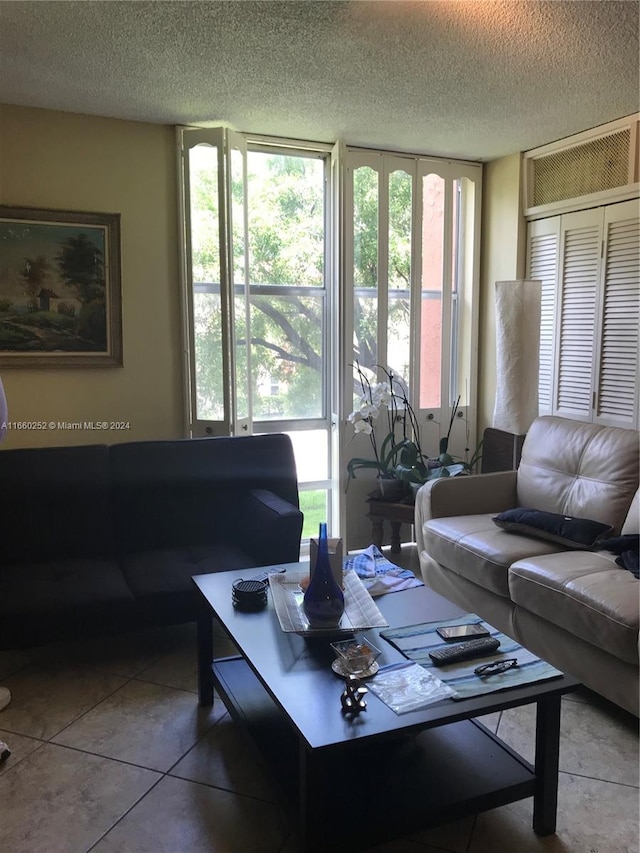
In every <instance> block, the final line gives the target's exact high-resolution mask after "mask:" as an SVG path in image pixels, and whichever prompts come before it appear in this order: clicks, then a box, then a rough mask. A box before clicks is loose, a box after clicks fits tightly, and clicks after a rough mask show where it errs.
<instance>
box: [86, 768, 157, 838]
mask: <svg viewBox="0 0 640 853" xmlns="http://www.w3.org/2000/svg"><path fill="white" fill-rule="evenodd" d="M123 763H124V762H123ZM163 779H164V774H162V775H161V776H160V778H159V779H156V781H155V782H154V783H153V785H151V787H150V788H148V789H147V790H146V791H145V792H144V794H141V795H140V796H139V797H138V799H137V800H136V801H135V802H134V803H132V804H131V805H130V806H129V808H128V809H127V810H126V811H125V812H124V813H123V814H121V815H120V817H119V818H118V820H117V821H116V822H115V823H113V824H111V826H110V827H109V829H107V830H106V832H103V833H102V835H101V836H100V838H98V839H96V841H94V843H93V844H92V845H91V847H88V848H87V850H86V853H90V851H91V850H94V849H95V847H96V845H98V844H100V842H101V841H102V840H103V839H104V838H105V837H106V836H107V835H108V834H109V833H110V832H111V830H112V829H115V827H116V826H118V824H119V823H121V822H122V821H123V820H124V819H125V817H127V815H128V814H130V813H131V812H132V811H133V809H135V808H136V806H138V805H139V804H140V803H141V802H142V801H143V800H144V798H145V797H146V796H147V795H148V794H150V793H151V791H153V790H154V788H157V787H158V785H159V784H160V782H162V780H163Z"/></svg>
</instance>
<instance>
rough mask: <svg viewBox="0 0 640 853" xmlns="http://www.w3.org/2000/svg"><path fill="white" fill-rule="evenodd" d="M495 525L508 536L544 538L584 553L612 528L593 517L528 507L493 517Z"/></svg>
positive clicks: (510, 510)
mask: <svg viewBox="0 0 640 853" xmlns="http://www.w3.org/2000/svg"><path fill="white" fill-rule="evenodd" d="M493 522H494V524H496V525H497V526H498V527H500V528H501V529H502V530H506V531H507V532H508V533H520V534H521V535H523V536H531V537H532V538H533V539H545V540H547V541H548V542H555V543H557V544H558V545H565V546H566V547H567V548H578V549H583V550H588V549H589V548H593V547H594V546H595V545H596V544H597V543H598V542H599V541H600V540H601V539H604V538H605V537H606V535H607V534H608V533H610V532H611V530H612V529H613V528H612V527H610V526H609V525H608V524H602V523H601V522H600V521H592V520H591V519H590V518H573V517H572V516H570V515H562V514H561V513H556V512H543V511H542V510H538V509H527V508H526V507H517V508H516V509H509V510H507V511H506V512H501V513H500V515H496V516H494V518H493Z"/></svg>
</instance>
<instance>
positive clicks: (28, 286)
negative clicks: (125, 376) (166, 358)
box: [0, 205, 123, 368]
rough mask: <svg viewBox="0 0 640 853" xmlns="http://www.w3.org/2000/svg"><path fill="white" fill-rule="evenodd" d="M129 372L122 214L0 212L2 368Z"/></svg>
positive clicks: (32, 210) (13, 209) (3, 209)
mask: <svg viewBox="0 0 640 853" xmlns="http://www.w3.org/2000/svg"><path fill="white" fill-rule="evenodd" d="M122 365H123V360H122V294H121V280H120V214H119V213H87V212H80V211H69V210H40V209H37V208H28V207H9V206H5V205H0V368H11V367H31V368H41V367H122Z"/></svg>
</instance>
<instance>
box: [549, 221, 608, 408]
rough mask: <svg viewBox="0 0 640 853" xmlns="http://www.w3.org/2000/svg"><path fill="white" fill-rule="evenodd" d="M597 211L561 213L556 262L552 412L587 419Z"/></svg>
mask: <svg viewBox="0 0 640 853" xmlns="http://www.w3.org/2000/svg"><path fill="white" fill-rule="evenodd" d="M602 219H603V216H602V209H597V208H596V209H594V210H584V211H579V212H577V213H569V214H565V215H564V216H563V217H562V224H561V229H560V245H561V263H560V293H559V305H558V324H557V326H556V329H557V351H556V367H555V382H554V385H555V388H554V400H553V414H555V415H560V416H562V417H568V418H573V419H574V420H581V421H591V420H592V417H593V414H592V410H593V395H594V390H595V389H594V373H595V371H594V367H595V348H594V341H595V335H596V327H597V323H598V318H597V307H598V283H599V280H600V273H601V256H600V252H601V244H602Z"/></svg>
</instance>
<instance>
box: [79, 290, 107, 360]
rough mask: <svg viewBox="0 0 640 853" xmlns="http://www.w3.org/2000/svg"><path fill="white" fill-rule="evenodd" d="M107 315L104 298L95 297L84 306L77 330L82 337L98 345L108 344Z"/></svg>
mask: <svg viewBox="0 0 640 853" xmlns="http://www.w3.org/2000/svg"><path fill="white" fill-rule="evenodd" d="M106 322H107V315H106V308H105V302H104V299H94V300H93V301H92V302H89V303H88V304H87V305H83V306H82V310H81V311H80V316H79V317H78V326H77V332H78V334H79V335H80V337H82V338H85V339H86V340H88V341H91V343H92V344H95V345H96V346H97V347H100V348H102V347H105V346H106V345H107V338H106V332H107V327H106Z"/></svg>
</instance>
